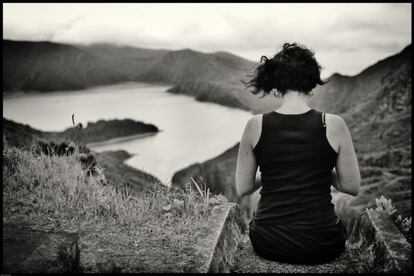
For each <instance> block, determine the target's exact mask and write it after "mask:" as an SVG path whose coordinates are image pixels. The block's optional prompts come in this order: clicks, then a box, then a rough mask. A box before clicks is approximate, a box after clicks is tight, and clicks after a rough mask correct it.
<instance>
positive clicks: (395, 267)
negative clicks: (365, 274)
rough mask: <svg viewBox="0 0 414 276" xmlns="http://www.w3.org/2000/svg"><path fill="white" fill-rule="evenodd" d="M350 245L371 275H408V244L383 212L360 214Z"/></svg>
mask: <svg viewBox="0 0 414 276" xmlns="http://www.w3.org/2000/svg"><path fill="white" fill-rule="evenodd" d="M349 242H350V243H351V244H353V246H354V247H355V248H358V254H359V258H360V260H361V261H362V262H365V264H366V266H367V269H368V270H369V271H370V272H385V273H390V272H411V269H412V261H411V254H412V253H411V244H409V243H408V242H407V240H406V238H405V237H404V235H403V234H402V233H401V232H400V230H399V229H398V228H397V226H396V225H395V224H394V222H393V221H392V220H391V218H390V217H389V216H388V215H387V214H386V213H385V212H384V211H374V210H365V211H364V212H362V213H361V214H360V215H359V216H358V218H357V220H356V222H355V225H354V228H353V230H352V233H351V236H350V238H349Z"/></svg>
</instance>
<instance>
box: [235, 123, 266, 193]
mask: <svg viewBox="0 0 414 276" xmlns="http://www.w3.org/2000/svg"><path fill="white" fill-rule="evenodd" d="M257 131H258V122H257V120H256V118H255V117H253V118H252V119H250V120H249V121H248V122H247V125H246V127H245V129H244V132H243V136H242V138H241V141H240V146H239V152H238V155H237V165H236V189H237V194H238V195H239V196H240V197H242V196H245V195H249V194H251V193H253V192H254V191H256V190H257V189H258V188H260V186H261V181H260V179H256V171H257V163H256V158H255V156H254V153H253V145H252V142H251V141H252V139H251V137H252V136H253V135H252V134H254V133H255V132H257ZM256 134H257V133H256Z"/></svg>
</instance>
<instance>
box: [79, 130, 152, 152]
mask: <svg viewBox="0 0 414 276" xmlns="http://www.w3.org/2000/svg"><path fill="white" fill-rule="evenodd" d="M158 132H160V131H157V132H147V133H141V134H135V135H129V136H122V137H116V138H112V139H109V140H105V141H101V142H92V143H88V144H86V146H87V147H91V148H93V147H100V146H106V145H110V144H113V143H120V142H126V141H130V140H134V139H140V138H145V137H149V136H154V135H155V134H157V133H158Z"/></svg>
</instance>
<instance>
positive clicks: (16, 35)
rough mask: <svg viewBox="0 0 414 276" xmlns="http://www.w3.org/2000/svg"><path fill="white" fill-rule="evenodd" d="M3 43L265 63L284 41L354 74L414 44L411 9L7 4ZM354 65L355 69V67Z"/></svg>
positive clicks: (320, 5)
mask: <svg viewBox="0 0 414 276" xmlns="http://www.w3.org/2000/svg"><path fill="white" fill-rule="evenodd" d="M3 15H4V19H3V20H4V21H3V22H4V24H3V38H10V39H18V40H22V39H26V40H51V41H55V42H66V43H83V44H90V43H97V42H106V43H114V44H121V45H131V46H137V47H147V48H165V49H181V48H193V49H195V50H199V51H204V52H214V51H219V50H222V51H229V52H233V53H235V54H239V55H242V56H243V57H245V58H248V59H252V60H255V61H257V60H258V59H259V58H260V56H261V55H273V54H275V52H276V51H277V50H278V48H279V47H280V46H281V45H282V44H283V43H284V42H293V41H296V42H300V43H303V44H305V45H307V46H308V47H310V48H311V49H313V50H314V51H315V53H316V55H317V57H318V58H320V59H321V61H322V63H324V64H325V67H326V72H333V71H338V72H341V73H344V74H352V73H356V72H358V71H360V70H362V69H363V68H364V67H365V66H368V65H369V64H370V62H372V61H374V62H375V61H376V60H378V59H381V58H384V57H385V56H387V55H390V54H393V53H396V52H398V51H399V50H401V49H402V48H403V47H404V46H406V45H407V44H409V43H411V4H389V3H378V4H362V3H355V4H345V3H335V4H333V3H331V4H324V3H313V4H305V3H293V4H289V3H278V4H276V3H259V4H254V3H243V4H241V3H232V4H231V3H219V4H202V3H191V4H190V3H185V4H184V3H180V4H177V3H175V4H172V3H169V4H167V3H156V4H151V3H143V4H137V3H135V4H126V3H122V4H115V3H112V4H97V3H96V4H3ZM352 61H354V63H352Z"/></svg>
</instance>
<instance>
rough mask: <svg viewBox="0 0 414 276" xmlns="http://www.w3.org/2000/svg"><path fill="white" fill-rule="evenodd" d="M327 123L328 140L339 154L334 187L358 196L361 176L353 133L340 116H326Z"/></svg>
mask: <svg viewBox="0 0 414 276" xmlns="http://www.w3.org/2000/svg"><path fill="white" fill-rule="evenodd" d="M327 115H328V114H327ZM326 123H327V136H328V140H329V141H333V144H334V146H333V147H334V148H336V149H337V152H338V158H337V160H336V165H335V168H336V170H335V172H333V174H336V180H337V181H336V182H335V181H334V183H333V185H334V187H335V188H336V189H338V190H339V191H341V192H343V193H347V194H350V195H353V196H357V195H358V193H359V189H360V184H361V175H360V172H359V167H358V159H357V157H356V154H355V149H354V145H353V143H352V138H351V133H350V132H349V129H348V126H347V125H346V123H345V121H344V120H343V119H342V118H341V117H340V116H337V115H333V114H329V116H326Z"/></svg>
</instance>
